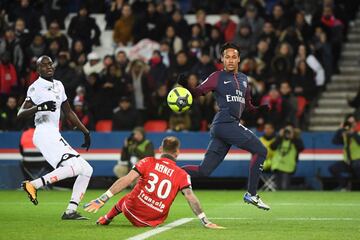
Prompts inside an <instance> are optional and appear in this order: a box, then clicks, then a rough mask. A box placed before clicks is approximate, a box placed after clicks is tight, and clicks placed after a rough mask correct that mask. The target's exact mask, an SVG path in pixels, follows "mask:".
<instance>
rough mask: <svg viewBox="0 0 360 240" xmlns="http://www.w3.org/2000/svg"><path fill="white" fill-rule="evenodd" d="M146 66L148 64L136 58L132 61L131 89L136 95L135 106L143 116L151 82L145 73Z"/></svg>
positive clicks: (133, 94)
mask: <svg viewBox="0 0 360 240" xmlns="http://www.w3.org/2000/svg"><path fill="white" fill-rule="evenodd" d="M145 68H146V65H145V63H144V62H143V61H141V60H135V61H133V62H132V63H130V70H129V75H130V79H131V85H130V91H131V93H132V96H133V97H134V102H135V105H134V107H135V109H136V110H138V111H139V112H140V113H141V115H142V116H143V117H144V113H145V109H146V107H147V103H148V99H149V96H150V95H149V94H150V91H149V83H148V81H147V77H146V74H145V70H146V69H145ZM144 120H145V119H144Z"/></svg>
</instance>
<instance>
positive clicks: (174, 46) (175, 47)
mask: <svg viewBox="0 0 360 240" xmlns="http://www.w3.org/2000/svg"><path fill="white" fill-rule="evenodd" d="M162 41H166V42H168V43H169V46H170V52H171V53H172V54H177V53H178V52H179V51H180V50H182V49H183V48H184V45H183V41H182V39H181V38H180V37H179V36H177V35H176V31H175V28H174V27H173V26H172V25H169V26H167V27H166V30H165V37H164V38H163V39H162Z"/></svg>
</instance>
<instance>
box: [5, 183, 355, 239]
mask: <svg viewBox="0 0 360 240" xmlns="http://www.w3.org/2000/svg"><path fill="white" fill-rule="evenodd" d="M102 192H103V191H94V190H92V191H88V192H87V193H86V195H85V198H84V200H83V203H84V202H86V201H89V200H91V199H93V198H95V197H97V196H98V195H100V194H101V193H102ZM195 193H196V195H197V196H198V198H199V199H200V201H201V203H202V205H203V208H204V209H205V212H206V214H207V216H208V217H209V218H210V219H213V222H215V223H217V224H220V225H223V226H225V227H226V228H227V229H224V230H209V229H205V228H203V227H202V226H201V225H200V223H199V221H198V220H197V219H194V220H192V221H190V222H188V223H186V224H184V225H180V226H178V227H175V228H172V229H170V230H167V231H165V232H162V233H160V234H157V235H154V236H153V237H151V238H150V239H181V240H186V239H191V240H193V239H196V240H198V239H200V240H201V239H206V240H210V239H226V240H228V239H261V240H267V239H269V240H270V239H271V240H281V239H287V240H288V239H290V240H296V239H304V240H305V239H306V240H309V239H314V240H315V239H316V240H320V239H324V240H329V239H342V240H343V239H360V193H359V192H264V193H260V194H261V196H262V198H263V200H264V201H265V202H266V203H268V204H269V205H270V206H271V210H270V211H263V210H260V209H257V208H255V207H253V206H250V205H247V204H245V203H243V201H242V195H243V193H244V191H200V190H199V191H196V190H195ZM122 195H123V193H122V194H119V195H118V196H115V197H113V198H112V199H111V200H110V202H108V203H107V204H106V205H105V206H104V207H103V208H102V209H101V210H100V211H99V212H98V213H97V214H90V213H85V212H83V211H82V210H81V209H80V212H82V213H83V214H84V215H85V216H88V217H90V218H91V220H90V221H61V220H60V217H61V215H62V212H63V210H64V209H65V208H66V205H67V202H68V200H69V198H70V191H55V190H53V191H39V193H38V199H39V205H38V206H34V205H33V204H32V203H30V201H28V198H27V196H26V194H25V193H24V192H22V191H0V239H1V240H2V239H6V240H17V239H26V240H32V239H33V240H39V239H61V240H66V239H71V240H80V239H84V240H90V239H97V240H101V239H104V240H108V239H117V240H118V239H127V238H130V237H133V236H136V235H138V234H141V233H143V232H146V231H150V230H151V228H135V227H133V226H131V224H130V223H129V222H128V221H127V220H126V219H125V218H124V217H123V216H122V215H119V216H118V217H117V218H115V220H114V221H113V222H112V224H111V225H109V226H96V225H95V221H96V219H97V218H98V217H99V216H100V215H102V214H104V213H106V211H107V210H108V209H109V208H110V207H112V205H113V204H114V203H115V202H116V201H117V199H119V198H120V197H121V196H122ZM192 217H194V215H193V214H192V212H191V210H190V208H189V207H188V205H187V202H186V200H185V199H184V197H183V196H182V195H181V194H179V195H178V196H177V198H176V200H175V202H174V204H173V206H172V208H171V210H170V214H169V217H168V219H167V221H166V222H165V224H168V223H170V222H173V221H175V220H177V219H181V218H192Z"/></svg>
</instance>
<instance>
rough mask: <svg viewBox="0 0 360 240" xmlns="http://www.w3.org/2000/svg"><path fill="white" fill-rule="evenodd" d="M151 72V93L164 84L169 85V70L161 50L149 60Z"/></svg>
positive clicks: (156, 51)
mask: <svg viewBox="0 0 360 240" xmlns="http://www.w3.org/2000/svg"><path fill="white" fill-rule="evenodd" d="M148 65H149V67H150V69H149V72H148V74H147V78H148V86H149V90H150V91H151V92H155V91H156V89H157V88H158V87H159V86H161V85H164V84H168V69H167V67H166V66H165V64H164V63H163V61H162V56H161V53H160V51H159V50H155V51H154V52H153V54H152V56H151V58H150V60H149V64H148Z"/></svg>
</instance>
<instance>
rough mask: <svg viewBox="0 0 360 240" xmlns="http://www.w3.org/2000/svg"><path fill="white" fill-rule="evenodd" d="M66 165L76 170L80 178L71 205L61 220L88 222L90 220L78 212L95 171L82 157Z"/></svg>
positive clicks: (76, 181)
mask: <svg viewBox="0 0 360 240" xmlns="http://www.w3.org/2000/svg"><path fill="white" fill-rule="evenodd" d="M64 164H69V165H70V166H71V167H72V168H73V169H74V173H75V174H76V175H78V176H77V178H76V180H75V183H74V186H73V191H72V194H71V199H70V202H69V205H68V207H67V209H66V211H65V212H64V214H63V216H62V217H61V219H63V220H88V219H89V218H87V217H84V216H81V214H80V213H78V212H77V211H76V210H77V208H78V206H79V203H80V201H81V199H82V197H83V196H84V194H85V192H86V189H87V187H88V185H89V181H90V178H91V175H92V173H93V169H92V167H91V166H90V164H89V163H88V162H86V161H85V159H83V158H82V157H77V158H74V159H71V160H68V162H65V163H64Z"/></svg>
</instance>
